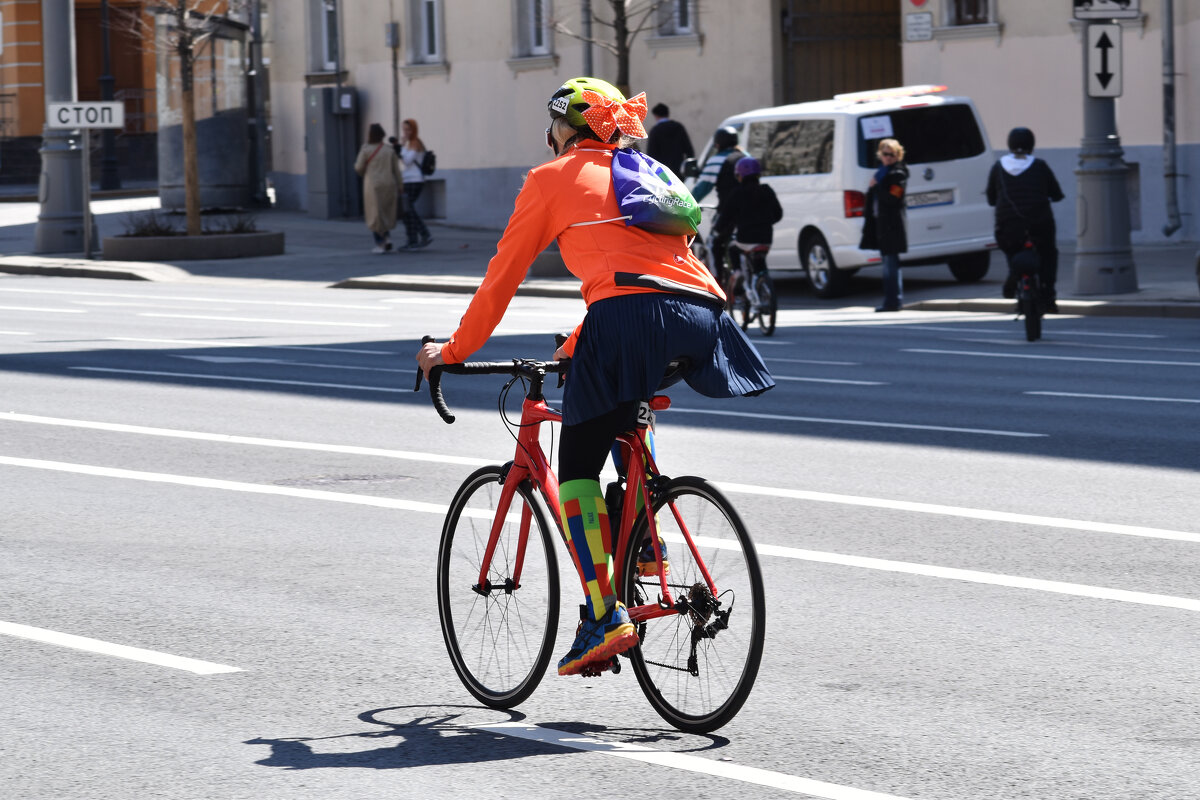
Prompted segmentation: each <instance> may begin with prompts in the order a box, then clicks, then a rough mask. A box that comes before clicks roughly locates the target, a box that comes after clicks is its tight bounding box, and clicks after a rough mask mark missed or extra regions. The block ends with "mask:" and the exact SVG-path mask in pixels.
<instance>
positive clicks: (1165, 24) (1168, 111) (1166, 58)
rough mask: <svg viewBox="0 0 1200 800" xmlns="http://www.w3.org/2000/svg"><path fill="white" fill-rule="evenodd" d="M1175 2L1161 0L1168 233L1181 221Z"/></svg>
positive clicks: (1165, 229) (1164, 169)
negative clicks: (1177, 142) (1176, 119)
mask: <svg viewBox="0 0 1200 800" xmlns="http://www.w3.org/2000/svg"><path fill="white" fill-rule="evenodd" d="M1174 6H1175V3H1174V0H1162V15H1163V19H1162V51H1163V182H1164V185H1165V187H1166V191H1167V224H1166V225H1164V226H1163V235H1164V236H1170V235H1171V234H1172V233H1174V232H1175V231H1177V230H1179V228H1180V226H1181V225H1182V224H1183V223H1181V222H1180V221H1179V194H1178V190H1177V187H1176V184H1175V178H1176V172H1175V169H1176V166H1175V8H1174Z"/></svg>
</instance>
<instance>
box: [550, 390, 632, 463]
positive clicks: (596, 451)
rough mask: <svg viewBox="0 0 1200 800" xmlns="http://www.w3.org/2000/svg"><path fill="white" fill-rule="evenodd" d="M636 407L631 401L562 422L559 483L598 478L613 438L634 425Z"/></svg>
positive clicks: (559, 441)
mask: <svg viewBox="0 0 1200 800" xmlns="http://www.w3.org/2000/svg"><path fill="white" fill-rule="evenodd" d="M637 409H638V402H637V401H636V400H631V401H629V402H627V403H621V404H620V405H618V406H617V407H616V408H614V409H613V410H612V411H609V412H608V413H607V414H601V415H600V416H598V417H593V418H591V419H589V420H584V421H583V422H581V423H579V424H578V425H563V426H562V435H561V436H560V437H559V440H558V446H559V450H558V480H559V483H566V482H567V481H575V480H582V479H587V480H593V481H598V480H600V470H601V469H603V468H604V460H605V459H606V458H608V453H609V450H611V449H612V443H613V441H614V440H616V438H617V437H618V436H619V435H621V434H622V433H625V432H626V431H629V430H633V428H634V426H635V425H637Z"/></svg>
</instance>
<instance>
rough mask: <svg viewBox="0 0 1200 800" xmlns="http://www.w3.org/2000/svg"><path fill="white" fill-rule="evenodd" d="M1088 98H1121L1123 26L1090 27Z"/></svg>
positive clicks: (1088, 30) (1088, 34)
mask: <svg viewBox="0 0 1200 800" xmlns="http://www.w3.org/2000/svg"><path fill="white" fill-rule="evenodd" d="M1087 41H1088V48H1087V54H1088V56H1087V93H1088V97H1120V96H1121V26H1120V25H1096V24H1091V25H1088V28H1087Z"/></svg>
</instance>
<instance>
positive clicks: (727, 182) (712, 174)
mask: <svg viewBox="0 0 1200 800" xmlns="http://www.w3.org/2000/svg"><path fill="white" fill-rule="evenodd" d="M712 146H713V150H714V152H713V154H712V155H711V156H709V157H708V160H707V161H705V162H704V168H703V169H701V170H700V178H699V179H698V180H697V181H696V185H695V186H694V187H692V197H694V198H696V201H697V202H699V201H700V200H702V199H704V197H705V196H706V195H708V193H709V192H710V191H712V190H713V188H714V187H715V188H716V190H717V215H716V217H715V218H714V219H713V224H712V228H711V229H710V231H709V237H708V255H709V261H710V262H711V263H710V264H709V267H710V269H711V270H712V274H713V275H714V276H716V279H717V281H718V282H719V283H720V284H721V285H722V286H723V285H725V274H724V273H725V248H726V246H727V245H728V244H729V239H728V237H725V236H722V235H721V234H720V233H719V231H720V230H721V228H722V218H723V217H724V216H725V204H726V203H727V202H728V201H729V197H730V195H732V194H733V191H734V189H735V188H736V187H737V176H736V175H735V174H734V171H733V169H734V166H735V165H736V164H737V162H738V161H740V160H741V159H742V157H743V156H745V155H746V154H745V153H744V152H743V151H742V148H741V147H739V146H738V132H737V128H735V127H733V126H732V125H725V126H723V127H720V128H717V130H716V133H714V134H713V145H712Z"/></svg>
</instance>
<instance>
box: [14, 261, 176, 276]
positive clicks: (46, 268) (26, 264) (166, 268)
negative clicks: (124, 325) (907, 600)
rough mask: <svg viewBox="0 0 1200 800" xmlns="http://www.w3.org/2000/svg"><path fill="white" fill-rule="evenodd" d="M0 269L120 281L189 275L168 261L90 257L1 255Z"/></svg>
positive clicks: (29, 273)
mask: <svg viewBox="0 0 1200 800" xmlns="http://www.w3.org/2000/svg"><path fill="white" fill-rule="evenodd" d="M0 272H8V273H12V274H15V275H57V276H59V277H62V278H104V279H108V280H121V281H178V280H186V279H187V278H188V277H190V275H189V274H188V273H187V272H185V271H183V270H181V269H179V268H178V267H173V266H171V265H170V264H154V263H142V262H129V261H124V262H123V261H89V260H87V259H85V258H40V257H37V256H5V257H0Z"/></svg>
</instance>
